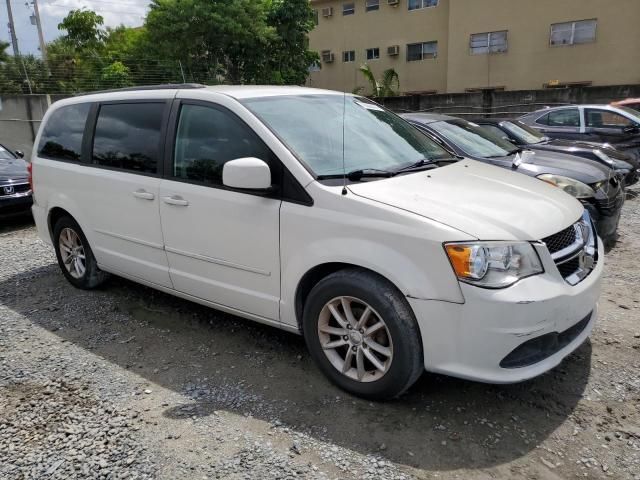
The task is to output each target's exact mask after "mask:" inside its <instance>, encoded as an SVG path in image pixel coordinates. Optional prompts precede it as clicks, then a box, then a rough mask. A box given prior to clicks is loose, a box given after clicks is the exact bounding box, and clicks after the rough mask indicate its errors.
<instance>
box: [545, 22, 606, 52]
mask: <svg viewBox="0 0 640 480" xmlns="http://www.w3.org/2000/svg"><path fill="white" fill-rule="evenodd" d="M597 25H598V21H597V20H595V19H594V20H580V21H577V22H565V23H554V24H553V25H551V39H550V43H551V45H554V46H562V45H576V44H579V43H591V42H595V41H596V26H597Z"/></svg>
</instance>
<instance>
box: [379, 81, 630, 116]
mask: <svg viewBox="0 0 640 480" xmlns="http://www.w3.org/2000/svg"><path fill="white" fill-rule="evenodd" d="M627 97H640V85H637V84H636V85H614V86H608V87H572V88H550V89H542V90H513V91H489V90H487V91H483V92H473V93H454V94H441V95H406V96H401V97H388V98H381V99H376V100H377V101H378V102H380V103H382V104H383V105H385V106H386V107H387V108H389V109H391V110H394V111H396V112H399V113H402V112H417V111H423V112H433V113H446V114H450V115H461V116H466V115H471V116H473V115H479V116H482V115H487V116H500V117H518V116H520V115H524V114H525V113H528V112H533V111H535V110H539V109H541V108H544V107H545V106H554V105H567V104H575V103H610V102H612V101H615V100H621V99H624V98H627Z"/></svg>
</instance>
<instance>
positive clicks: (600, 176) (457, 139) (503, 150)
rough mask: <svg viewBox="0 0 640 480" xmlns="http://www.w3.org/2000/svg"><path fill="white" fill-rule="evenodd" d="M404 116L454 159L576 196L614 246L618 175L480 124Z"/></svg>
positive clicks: (431, 116) (620, 194) (442, 117)
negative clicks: (529, 146) (530, 147)
mask: <svg viewBox="0 0 640 480" xmlns="http://www.w3.org/2000/svg"><path fill="white" fill-rule="evenodd" d="M401 116H402V117H403V118H405V119H406V120H408V121H409V122H411V123H412V124H413V125H414V126H416V127H418V128H419V129H420V130H421V131H422V132H423V133H425V134H427V135H429V136H430V137H431V138H433V139H434V140H436V141H437V142H438V143H440V144H441V145H442V146H444V147H445V148H447V149H448V150H450V151H451V152H453V153H454V154H456V155H459V156H464V157H468V158H472V159H474V160H478V161H481V162H485V163H490V164H492V165H496V166H499V167H502V168H508V169H511V170H514V171H518V172H520V173H523V174H525V175H529V176H531V177H536V178H539V179H540V180H543V181H546V182H548V183H552V184H554V185H556V186H558V187H559V188H562V189H563V190H564V191H566V192H567V193H569V194H570V195H573V196H574V197H576V198H577V199H578V200H579V201H580V202H582V204H583V205H584V206H585V208H587V209H588V210H589V213H590V214H591V216H592V218H593V220H594V221H595V223H596V226H597V229H598V234H599V235H600V237H601V238H602V240H603V242H604V243H605V245H607V246H608V247H612V246H613V245H614V244H615V240H616V238H617V233H616V232H617V228H618V223H619V221H620V214H621V212H622V205H623V204H624V187H623V184H622V181H621V180H620V179H619V178H618V176H617V175H616V174H615V172H614V171H613V170H612V169H610V168H608V167H606V166H604V165H600V164H599V163H597V162H594V161H591V160H586V159H582V158H575V157H573V156H571V155H565V154H562V153H552V152H543V151H539V152H535V153H534V154H533V155H525V157H527V159H526V160H524V161H522V162H518V161H517V160H518V158H520V159H521V158H522V153H523V150H522V149H521V148H519V147H516V146H514V145H513V144H512V143H510V142H507V141H506V140H503V139H501V138H500V137H497V136H495V135H494V134H492V133H490V132H488V131H486V130H485V129H484V128H482V127H480V126H479V125H476V124H473V123H471V122H468V121H466V120H463V119H460V118H455V117H450V116H447V115H436V114H424V113H408V114H403V115H401Z"/></svg>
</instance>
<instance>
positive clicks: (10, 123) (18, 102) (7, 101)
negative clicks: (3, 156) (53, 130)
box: [0, 95, 64, 158]
mask: <svg viewBox="0 0 640 480" xmlns="http://www.w3.org/2000/svg"><path fill="white" fill-rule="evenodd" d="M60 98H64V97H63V96H60V95H49V96H47V95H0V143H1V144H3V145H5V146H6V147H8V148H10V149H12V150H22V151H23V152H24V154H25V158H29V157H30V156H31V150H32V148H33V141H34V140H35V138H36V134H37V133H38V128H40V121H41V120H42V117H43V116H44V114H45V112H46V111H47V108H49V105H50V104H51V103H53V102H54V101H56V100H58V99H60Z"/></svg>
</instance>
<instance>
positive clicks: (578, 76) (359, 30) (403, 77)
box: [308, 0, 640, 93]
mask: <svg viewBox="0 0 640 480" xmlns="http://www.w3.org/2000/svg"><path fill="white" fill-rule="evenodd" d="M311 4H312V6H313V8H314V10H315V11H316V12H317V26H316V28H315V29H314V30H313V31H312V32H311V34H310V42H311V48H312V49H313V50H316V51H318V53H320V55H321V62H320V68H319V70H317V69H313V70H314V71H312V72H311V75H310V78H309V81H308V84H309V85H311V86H314V87H321V88H330V89H334V90H343V91H352V90H353V89H354V88H356V87H358V86H362V87H366V90H365V92H368V90H369V87H368V84H367V82H366V80H365V79H364V77H363V76H362V74H361V73H360V72H359V71H358V67H359V66H360V65H362V64H364V63H367V64H369V66H370V67H371V69H372V70H373V71H374V73H375V74H376V76H377V77H380V76H381V75H382V72H383V71H384V70H386V69H388V68H393V69H395V70H396V72H398V75H399V78H400V91H401V92H403V93H409V92H438V93H445V92H464V91H468V90H475V89H485V88H499V89H505V90H523V89H539V88H545V87H550V86H551V87H553V86H562V85H571V84H585V85H619V84H635V83H640V0H353V1H342V0H338V1H336V0H311Z"/></svg>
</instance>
